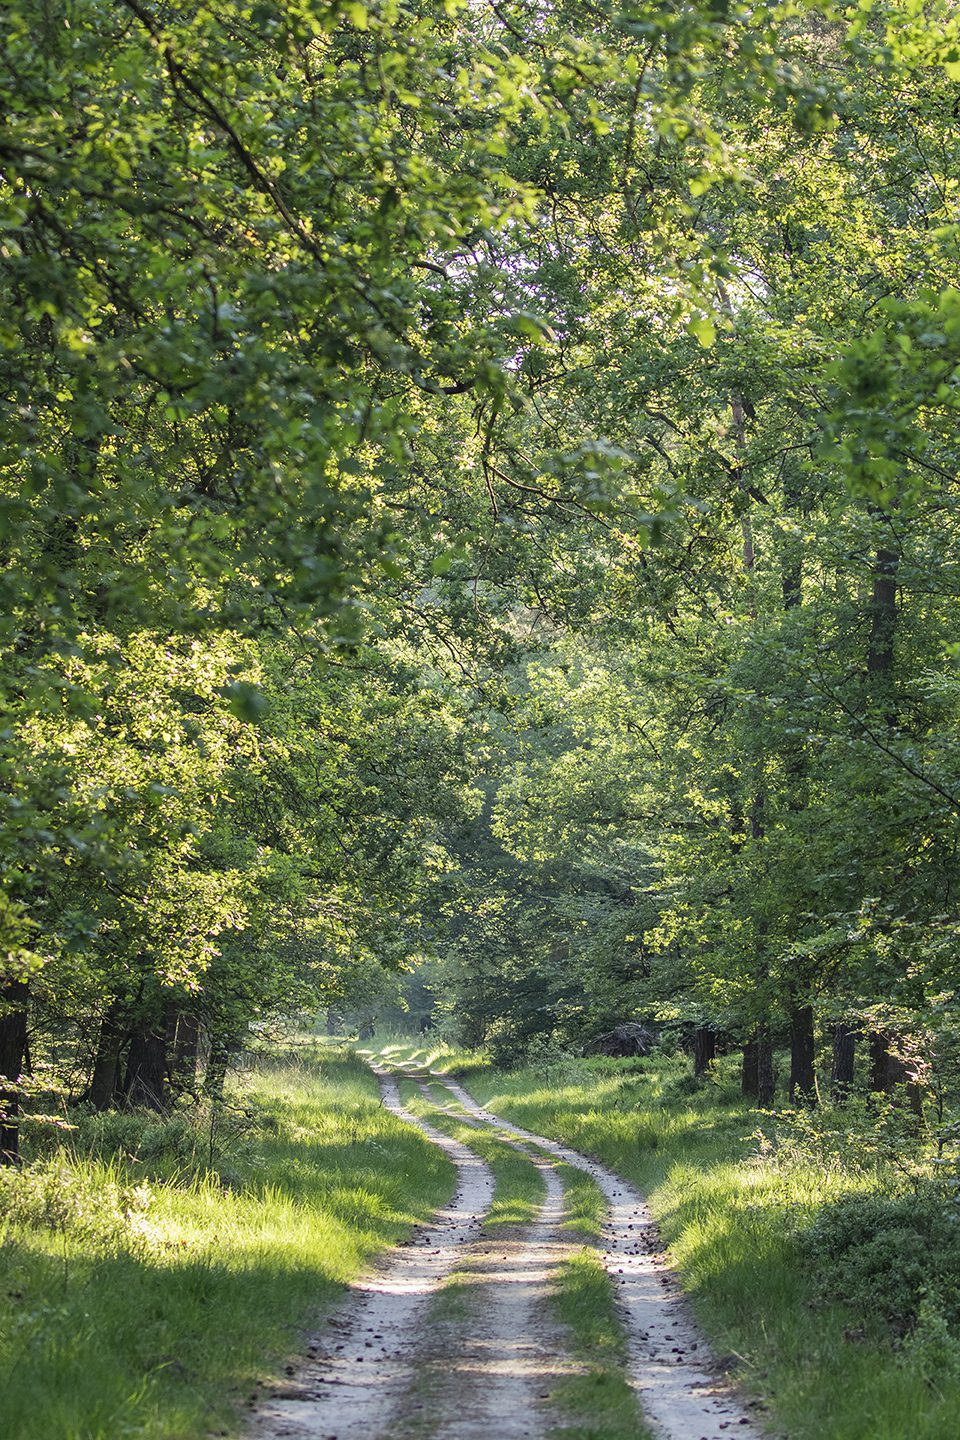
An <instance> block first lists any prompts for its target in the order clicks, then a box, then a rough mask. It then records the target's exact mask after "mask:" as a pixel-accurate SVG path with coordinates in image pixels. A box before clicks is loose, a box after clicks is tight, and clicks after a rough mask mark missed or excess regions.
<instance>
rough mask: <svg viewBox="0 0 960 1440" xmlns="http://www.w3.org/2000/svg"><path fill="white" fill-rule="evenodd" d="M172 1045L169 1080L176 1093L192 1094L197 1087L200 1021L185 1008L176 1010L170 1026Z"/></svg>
mask: <svg viewBox="0 0 960 1440" xmlns="http://www.w3.org/2000/svg"><path fill="white" fill-rule="evenodd" d="M171 1029H172V1034H171V1035H170V1044H171V1045H172V1046H173V1066H172V1073H171V1080H172V1084H173V1089H174V1091H175V1093H176V1094H177V1095H184V1094H186V1095H192V1094H193V1093H194V1092H195V1091H196V1088H197V1056H198V1053H199V1049H200V1021H199V1020H198V1019H197V1017H196V1015H193V1014H191V1013H190V1012H188V1011H186V1010H180V1011H178V1012H177V1014H176V1017H175V1018H174V1021H173V1025H172V1027H171Z"/></svg>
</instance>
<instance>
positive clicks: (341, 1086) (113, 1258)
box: [0, 1046, 453, 1440]
mask: <svg viewBox="0 0 960 1440" xmlns="http://www.w3.org/2000/svg"><path fill="white" fill-rule="evenodd" d="M228 1098H229V1104H228V1105H227V1106H226V1107H224V1109H223V1110H222V1111H221V1112H220V1114H219V1115H218V1117H217V1119H218V1122H219V1123H218V1124H217V1125H216V1126H215V1128H214V1130H213V1134H212V1136H211V1126H210V1121H211V1117H210V1114H209V1112H204V1111H199V1112H197V1113H196V1114H194V1113H192V1112H187V1111H184V1112H181V1113H178V1114H175V1115H174V1116H173V1117H171V1118H169V1119H167V1120H160V1119H157V1118H156V1117H150V1116H148V1115H147V1114H145V1113H144V1112H139V1113H128V1114H123V1113H111V1114H106V1115H100V1116H92V1115H91V1116H83V1115H78V1116H75V1117H73V1119H74V1120H75V1122H76V1129H74V1130H71V1131H67V1132H65V1133H64V1132H61V1142H60V1143H59V1144H57V1145H56V1146H53V1145H50V1144H47V1145H38V1146H36V1153H35V1154H34V1155H33V1156H32V1157H30V1158H28V1161H27V1163H26V1164H25V1165H24V1166H23V1168H21V1169H20V1170H14V1169H10V1170H7V1171H2V1172H0V1389H2V1396H3V1399H2V1421H3V1423H2V1433H3V1435H4V1437H5V1440H74V1437H83V1440H121V1437H124V1436H129V1435H136V1436H142V1437H150V1440H195V1437H197V1436H199V1435H216V1434H221V1435H228V1434H230V1435H233V1434H236V1433H238V1430H239V1421H238V1418H237V1416H238V1411H239V1410H240V1408H241V1407H242V1406H243V1404H244V1403H245V1402H249V1400H250V1399H252V1397H253V1396H254V1394H255V1393H256V1390H257V1388H258V1384H259V1382H260V1381H261V1380H262V1379H263V1378H264V1377H265V1376H270V1375H275V1374H276V1372H277V1369H278V1368H279V1367H281V1365H282V1362H283V1360H284V1359H285V1357H286V1356H287V1355H288V1353H289V1352H290V1351H291V1350H292V1349H297V1350H299V1348H300V1346H299V1345H298V1343H297V1341H298V1337H299V1335H300V1333H301V1332H302V1330H303V1329H304V1328H305V1327H306V1326H307V1325H308V1324H309V1323H310V1322H311V1321H313V1320H316V1319H317V1318H318V1316H319V1315H322V1314H323V1307H324V1306H325V1305H327V1304H329V1303H330V1302H331V1301H333V1300H334V1299H335V1298H336V1297H337V1295H338V1294H339V1293H340V1291H341V1287H342V1286H343V1285H344V1284H345V1283H346V1282H348V1281H349V1280H350V1279H352V1278H353V1276H354V1275H355V1274H356V1273H357V1272H358V1270H359V1269H360V1268H361V1266H362V1265H363V1263H364V1262H365V1261H366V1260H368V1259H369V1258H370V1257H371V1256H372V1255H373V1254H374V1253H375V1252H377V1251H378V1250H380V1249H382V1248H383V1247H385V1246H387V1245H389V1244H391V1243H393V1242H395V1241H397V1240H398V1239H400V1238H401V1237H402V1236H403V1235H404V1234H405V1233H406V1232H407V1231H408V1230H409V1227H410V1225H411V1224H412V1223H414V1222H415V1221H417V1220H420V1219H422V1218H423V1217H424V1216H425V1215H427V1214H428V1213H429V1212H430V1211H431V1210H432V1209H433V1208H434V1207H435V1206H436V1205H438V1204H440V1203H442V1202H443V1201H445V1200H446V1199H447V1198H448V1196H449V1194H450V1193H451V1189H452V1183H453V1170H452V1167H451V1166H450V1164H449V1162H448V1161H447V1160H446V1158H445V1157H444V1156H443V1155H442V1154H441V1153H440V1152H439V1151H438V1150H437V1149H436V1147H434V1146H432V1145H430V1144H429V1142H428V1141H427V1140H425V1139H424V1138H423V1136H421V1135H420V1134H418V1133H417V1132H416V1131H414V1130H412V1129H411V1128H410V1127H408V1126H405V1125H403V1124H401V1123H400V1121H398V1120H397V1119H395V1118H394V1117H393V1116H392V1115H391V1114H390V1113H389V1111H387V1110H385V1109H383V1108H382V1107H381V1106H380V1104H379V1097H378V1093H377V1086H376V1082H375V1080H374V1079H373V1076H372V1075H371V1074H370V1072H369V1071H368V1070H367V1068H366V1066H364V1065H363V1064H361V1063H360V1062H359V1061H357V1060H356V1059H355V1058H353V1057H351V1056H350V1055H348V1054H347V1053H346V1052H344V1051H343V1050H339V1051H335V1050H331V1049H329V1048H325V1049H323V1050H320V1049H318V1048H317V1047H309V1046H306V1047H303V1046H302V1047H300V1048H299V1049H296V1050H290V1051H289V1052H287V1053H286V1054H283V1055H277V1056H274V1057H272V1058H271V1057H263V1058H262V1059H261V1060H260V1061H259V1062H258V1063H257V1064H256V1066H255V1067H254V1068H252V1069H250V1070H248V1071H247V1072H245V1073H243V1074H241V1075H240V1076H239V1077H238V1078H237V1080H236V1081H235V1083H234V1085H233V1087H232V1091H231V1093H230V1095H229V1097H228Z"/></svg>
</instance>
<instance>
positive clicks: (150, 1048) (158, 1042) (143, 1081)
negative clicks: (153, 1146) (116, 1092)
mask: <svg viewBox="0 0 960 1440" xmlns="http://www.w3.org/2000/svg"><path fill="white" fill-rule="evenodd" d="M123 1091H124V1099H125V1100H126V1103H127V1104H128V1105H131V1106H133V1105H142V1106H144V1107H145V1108H147V1109H149V1110H163V1109H165V1108H166V1098H167V1026H166V1023H165V1021H162V1020H161V1021H154V1022H153V1023H150V1022H146V1023H144V1024H141V1025H139V1026H138V1027H137V1028H136V1030H134V1032H133V1038H132V1040H131V1041H130V1050H129V1052H128V1054H127V1073H126V1077H125V1079H124V1085H123Z"/></svg>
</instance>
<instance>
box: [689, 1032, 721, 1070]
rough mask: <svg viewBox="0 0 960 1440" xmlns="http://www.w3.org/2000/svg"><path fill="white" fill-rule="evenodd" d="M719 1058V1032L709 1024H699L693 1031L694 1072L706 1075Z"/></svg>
mask: <svg viewBox="0 0 960 1440" xmlns="http://www.w3.org/2000/svg"><path fill="white" fill-rule="evenodd" d="M716 1058H717V1032H716V1031H715V1030H712V1029H711V1028H710V1026H709V1025H698V1026H697V1028H696V1030H695V1031H694V1032H693V1073H694V1075H696V1076H697V1077H698V1078H699V1077H700V1076H702V1075H706V1073H707V1071H708V1070H709V1069H710V1066H711V1065H712V1064H713V1062H714V1060H716Z"/></svg>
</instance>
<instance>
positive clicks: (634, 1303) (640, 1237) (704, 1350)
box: [430, 1073, 762, 1440]
mask: <svg viewBox="0 0 960 1440" xmlns="http://www.w3.org/2000/svg"><path fill="white" fill-rule="evenodd" d="M430 1078H431V1081H433V1082H434V1083H436V1082H437V1081H440V1082H441V1083H442V1084H443V1085H444V1086H445V1087H446V1089H447V1090H448V1091H449V1092H450V1094H451V1095H452V1096H453V1097H454V1098H455V1099H456V1100H458V1101H459V1103H460V1104H461V1105H462V1106H463V1108H464V1110H465V1111H466V1112H467V1114H468V1115H469V1116H471V1117H472V1118H473V1119H474V1120H475V1121H477V1122H478V1123H481V1124H484V1125H489V1126H490V1127H492V1128H494V1129H496V1130H498V1131H500V1132H502V1133H503V1134H505V1135H507V1136H510V1137H511V1138H512V1139H514V1140H516V1141H520V1142H525V1143H526V1144H528V1145H535V1146H536V1147H537V1148H538V1149H540V1150H543V1151H546V1152H547V1154H549V1155H552V1156H554V1157H555V1158H556V1159H557V1160H559V1161H562V1162H563V1163H564V1164H566V1165H570V1166H573V1167H574V1168H575V1169H578V1170H582V1171H584V1172H585V1173H586V1174H587V1175H589V1176H591V1178H592V1179H593V1180H594V1181H595V1182H596V1183H597V1185H599V1187H600V1189H601V1190H602V1191H603V1195H604V1198H605V1199H606V1202H607V1222H606V1225H605V1226H604V1234H603V1253H602V1259H603V1263H604V1265H605V1267H606V1270H607V1273H608V1274H609V1275H610V1277H611V1279H612V1281H613V1283H614V1285H615V1287H616V1293H617V1299H618V1301H619V1305H620V1311H621V1316H622V1318H623V1322H624V1325H625V1327H626V1330H627V1336H628V1343H629V1347H630V1360H629V1378H630V1381H631V1384H632V1385H633V1386H634V1389H635V1390H636V1392H637V1398H638V1400H639V1402H640V1405H641V1408H642V1410H643V1414H644V1418H645V1420H646V1421H647V1423H648V1425H649V1426H650V1428H651V1430H652V1431H653V1432H654V1434H655V1435H656V1436H658V1437H660V1440H730V1437H731V1436H732V1435H737V1436H740V1437H741V1440H760V1437H761V1433H762V1432H761V1431H760V1430H758V1429H757V1428H756V1426H755V1424H754V1421H753V1420H752V1419H751V1418H750V1416H749V1414H748V1410H747V1407H746V1405H745V1403H744V1401H743V1399H742V1398H741V1397H740V1396H738V1395H737V1394H736V1393H735V1392H734V1391H732V1390H731V1388H730V1386H729V1385H727V1384H726V1383H725V1382H723V1381H722V1379H721V1378H720V1377H719V1375H718V1367H717V1366H716V1365H715V1363H714V1360H713V1357H712V1355H711V1352H710V1347H709V1346H708V1344H707V1342H706V1340H705V1338H704V1336H703V1335H702V1333H701V1331H700V1329H699V1327H698V1326H697V1324H696V1322H695V1321H694V1319H693V1316H692V1315H691V1313H690V1310H689V1307H688V1304H687V1301H686V1298H685V1296H684V1294H683V1291H682V1290H681V1288H680V1284H679V1281H678V1279H677V1276H676V1273H675V1272H674V1270H673V1268H672V1266H671V1265H670V1261H669V1259H668V1258H667V1255H666V1253H665V1251H664V1247H663V1243H662V1241H661V1240H660V1235H659V1232H658V1230H657V1225H656V1222H655V1221H654V1219H653V1216H652V1215H651V1213H650V1210H649V1208H648V1206H647V1204H646V1202H645V1201H644V1199H643V1197H642V1196H641V1195H640V1193H639V1192H638V1191H637V1190H635V1189H634V1188H633V1186H631V1185H629V1184H628V1183H627V1182H626V1181H624V1180H621V1179H620V1177H619V1176H618V1175H615V1174H613V1172H612V1171H610V1170H607V1169H606V1168H605V1167H604V1166H602V1165H600V1164H599V1163H598V1162H597V1161H595V1160H589V1159H587V1157H586V1156H584V1155H581V1154H580V1153H579V1151H576V1150H571V1149H570V1148H569V1147H568V1146H566V1145H561V1144H558V1142H557V1141H555V1140H549V1139H547V1138H546V1137H545V1136H542V1135H535V1134H533V1133H532V1132H531V1131H529V1130H524V1129H522V1128H521V1127H520V1126H517V1125H513V1124H511V1123H510V1121H508V1120H504V1119H502V1118H501V1117H500V1116H499V1115H496V1114H494V1112H493V1111H491V1110H485V1109H483V1107H482V1106H480V1105H478V1104H477V1103H476V1101H475V1100H474V1099H473V1097H472V1096H471V1095H470V1094H469V1093H468V1092H467V1091H466V1090H465V1089H464V1088H463V1086H462V1085H459V1084H457V1083H456V1082H455V1081H453V1080H450V1079H448V1078H447V1077H446V1076H443V1075H439V1074H436V1073H431V1075H430Z"/></svg>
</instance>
